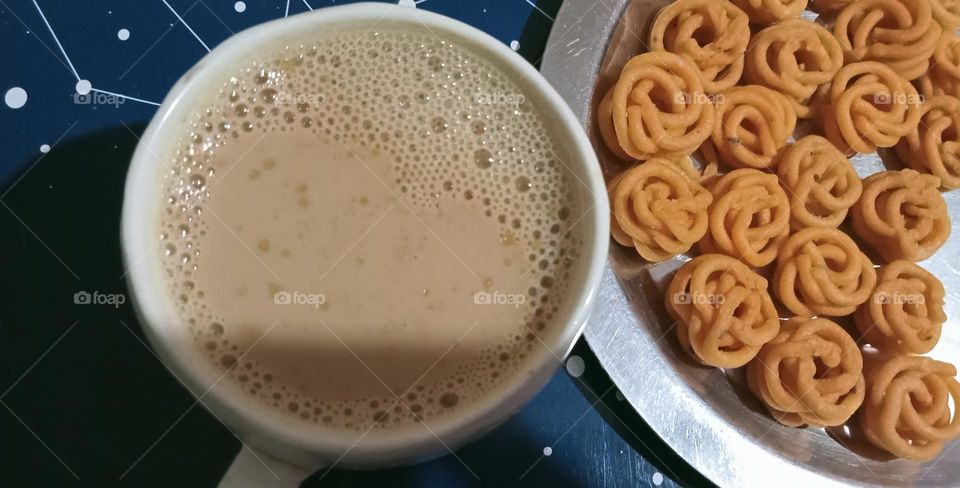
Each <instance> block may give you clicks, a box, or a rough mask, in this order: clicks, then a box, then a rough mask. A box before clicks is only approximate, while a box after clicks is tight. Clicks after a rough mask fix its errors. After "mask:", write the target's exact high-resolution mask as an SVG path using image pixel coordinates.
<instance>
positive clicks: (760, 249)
mask: <svg viewBox="0 0 960 488" xmlns="http://www.w3.org/2000/svg"><path fill="white" fill-rule="evenodd" d="M710 192H711V193H713V203H712V204H710V210H709V211H708V212H707V213H708V215H709V219H710V228H709V229H708V230H707V233H706V235H704V236H703V239H701V240H700V250H701V251H703V252H705V253H723V254H727V255H730V256H733V257H735V258H737V259H740V260H742V261H743V262H745V263H747V264H749V265H750V266H754V267H758V268H759V267H762V266H766V265H768V264H770V263H772V262H773V260H774V259H776V258H777V251H778V250H779V248H780V244H781V243H782V242H783V241H784V240H785V239H786V238H787V234H789V233H790V203H789V201H788V200H787V195H786V193H784V191H783V188H781V187H780V183H779V182H778V180H777V176H776V175H773V174H770V173H764V172H762V171H759V170H755V169H737V170H733V171H731V172H729V173H727V174H725V175H723V176H722V177H720V179H718V180H717V181H716V182H715V183H714V184H713V186H712V188H711V189H710Z"/></svg>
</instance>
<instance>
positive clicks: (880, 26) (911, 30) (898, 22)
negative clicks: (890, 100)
mask: <svg viewBox="0 0 960 488" xmlns="http://www.w3.org/2000/svg"><path fill="white" fill-rule="evenodd" d="M941 32H942V29H941V28H940V25H939V24H937V23H936V22H934V20H933V10H932V7H931V5H930V0H858V1H856V2H852V3H850V4H849V5H847V6H846V7H844V8H843V10H841V11H840V13H839V14H837V18H836V19H835V20H834V25H833V33H834V35H835V36H837V39H838V40H839V41H840V45H841V46H842V47H843V53H844V57H845V58H846V61H847V62H848V63H852V62H855V61H879V62H881V63H884V64H886V65H887V66H889V67H890V68H891V69H893V70H894V71H896V72H897V73H898V74H899V75H900V76H902V77H904V78H906V79H907V80H913V79H916V78H919V77H920V75H922V74H924V73H925V72H926V71H927V67H928V66H929V62H930V56H932V55H933V49H934V47H935V46H936V44H937V40H938V39H939V38H940V33H941Z"/></svg>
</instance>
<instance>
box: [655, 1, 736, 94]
mask: <svg viewBox="0 0 960 488" xmlns="http://www.w3.org/2000/svg"><path fill="white" fill-rule="evenodd" d="M749 41H750V25H749V19H747V14H745V13H743V11H742V10H740V9H739V8H737V7H736V6H734V5H733V4H732V3H730V2H726V1H721V2H718V1H716V0H677V1H675V2H673V3H671V4H668V5H667V6H665V7H663V8H662V9H660V12H659V13H658V14H657V18H656V20H654V22H653V26H651V28H650V50H651V51H667V52H671V53H674V54H679V55H681V56H684V57H686V58H688V59H689V60H690V61H691V62H692V63H693V64H695V65H696V66H697V68H699V69H700V73H701V74H702V75H703V88H704V90H705V91H706V92H707V93H716V92H719V91H721V90H725V89H727V88H730V87H731V86H733V85H736V84H737V82H738V81H740V75H741V74H742V73H743V53H744V51H745V50H746V49H747V43H748V42H749Z"/></svg>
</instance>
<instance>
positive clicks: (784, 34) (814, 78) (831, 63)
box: [744, 19, 843, 119]
mask: <svg viewBox="0 0 960 488" xmlns="http://www.w3.org/2000/svg"><path fill="white" fill-rule="evenodd" d="M744 65H745V71H744V77H745V78H746V80H747V82H749V83H752V84H755V85H763V86H766V87H768V88H772V89H773V90H776V91H778V92H780V93H781V94H783V95H785V96H786V97H788V98H789V99H790V101H791V102H793V108H794V110H795V111H796V113H797V117H799V118H801V119H806V118H810V117H812V116H813V115H814V114H813V110H812V108H811V106H810V99H811V97H813V94H814V93H815V92H816V91H817V89H818V88H819V87H821V86H822V85H825V84H826V83H829V82H830V80H831V79H832V78H833V75H835V74H836V73H837V71H839V70H840V68H841V67H842V66H843V50H842V49H840V43H838V42H837V40H836V38H834V37H833V34H831V33H830V31H828V30H827V29H825V28H823V26H821V25H820V24H818V23H816V22H811V21H808V20H804V19H790V20H786V21H783V22H780V23H778V24H774V25H771V26H770V27H767V28H766V29H763V30H762V31H760V32H758V33H757V34H756V35H754V36H753V38H752V39H751V40H750V45H749V47H747V54H746V56H745V58H744Z"/></svg>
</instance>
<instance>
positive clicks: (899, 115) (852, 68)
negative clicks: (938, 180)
mask: <svg viewBox="0 0 960 488" xmlns="http://www.w3.org/2000/svg"><path fill="white" fill-rule="evenodd" d="M820 114H821V119H822V121H823V130H824V135H825V136H826V138H827V139H828V140H829V141H830V142H832V143H833V144H834V145H835V146H837V148H839V149H840V150H841V151H843V152H844V153H845V154H849V153H851V152H852V151H856V152H859V153H871V152H874V151H876V150H877V148H878V147H892V146H894V145H895V144H896V143H897V142H898V141H899V140H900V138H901V137H903V136H905V135H907V134H909V133H910V131H912V130H913V129H914V128H915V127H916V125H917V123H918V122H919V120H920V97H919V96H918V95H917V90H916V89H915V88H914V87H913V85H911V84H910V82H908V81H907V80H905V79H903V78H902V77H900V76H899V75H898V74H897V73H895V72H894V71H893V70H892V69H890V68H889V67H888V66H886V65H884V64H881V63H878V62H876V61H864V62H860V63H851V64H848V65H846V66H844V67H843V68H841V69H840V71H838V72H837V74H836V76H834V77H833V81H832V82H831V84H830V89H829V90H828V92H827V94H826V100H825V105H824V106H823V107H822V108H821V109H820Z"/></svg>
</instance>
